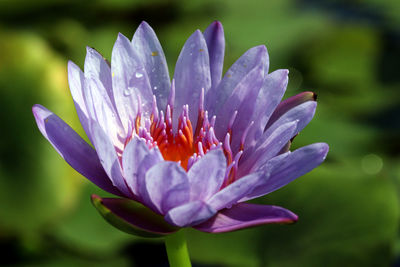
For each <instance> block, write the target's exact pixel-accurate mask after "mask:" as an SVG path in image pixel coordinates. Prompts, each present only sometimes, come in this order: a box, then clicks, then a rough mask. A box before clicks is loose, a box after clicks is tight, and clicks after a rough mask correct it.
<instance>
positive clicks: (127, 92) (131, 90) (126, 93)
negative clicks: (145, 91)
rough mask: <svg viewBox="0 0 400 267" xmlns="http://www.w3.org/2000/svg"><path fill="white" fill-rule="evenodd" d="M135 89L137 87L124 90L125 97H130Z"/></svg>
mask: <svg viewBox="0 0 400 267" xmlns="http://www.w3.org/2000/svg"><path fill="white" fill-rule="evenodd" d="M135 89H136V88H135V87H132V86H129V87H128V88H126V89H125V90H124V96H130V95H131V94H132V93H133V91H134V90H135Z"/></svg>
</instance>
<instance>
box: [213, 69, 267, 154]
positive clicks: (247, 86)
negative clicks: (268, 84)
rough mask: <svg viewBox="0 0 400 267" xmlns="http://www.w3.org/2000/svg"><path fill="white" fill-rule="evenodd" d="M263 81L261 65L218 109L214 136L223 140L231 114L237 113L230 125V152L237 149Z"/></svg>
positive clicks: (240, 83) (249, 74) (239, 84)
mask: <svg viewBox="0 0 400 267" xmlns="http://www.w3.org/2000/svg"><path fill="white" fill-rule="evenodd" d="M263 81H264V66H263V65H262V64H260V65H258V66H257V67H255V68H254V69H253V70H252V71H250V72H249V73H247V75H245V76H244V77H243V79H242V80H241V81H239V83H238V84H237V85H236V88H235V89H234V90H233V92H232V94H231V95H230V96H229V98H228V100H227V101H226V102H225V104H224V105H223V107H222V108H221V109H220V111H219V113H218V115H217V123H216V124H215V135H216V136H217V138H218V139H220V140H223V138H224V137H225V134H226V132H227V130H228V125H229V123H230V120H231V117H232V114H233V113H235V111H237V115H236V118H235V121H234V122H233V125H232V133H233V134H232V143H231V147H232V151H233V152H234V153H236V152H237V151H238V149H239V145H240V140H241V138H242V133H243V132H244V131H245V130H246V128H247V127H248V125H249V123H250V122H251V117H252V114H253V111H254V104H252V103H254V102H255V101H256V99H257V95H258V92H259V90H260V88H261V86H262V84H263Z"/></svg>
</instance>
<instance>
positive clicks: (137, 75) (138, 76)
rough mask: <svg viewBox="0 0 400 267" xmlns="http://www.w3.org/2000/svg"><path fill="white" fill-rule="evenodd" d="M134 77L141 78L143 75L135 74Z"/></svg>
mask: <svg viewBox="0 0 400 267" xmlns="http://www.w3.org/2000/svg"><path fill="white" fill-rule="evenodd" d="M135 76H136V78H142V77H143V73H140V72H136V74H135Z"/></svg>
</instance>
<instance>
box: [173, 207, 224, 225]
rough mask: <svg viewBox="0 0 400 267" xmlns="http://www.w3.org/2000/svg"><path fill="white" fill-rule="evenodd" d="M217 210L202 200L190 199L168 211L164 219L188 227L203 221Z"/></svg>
mask: <svg viewBox="0 0 400 267" xmlns="http://www.w3.org/2000/svg"><path fill="white" fill-rule="evenodd" d="M216 213H217V211H216V210H214V209H213V208H211V207H210V206H209V205H207V204H206V203H204V202H203V201H200V200H197V201H192V202H189V203H186V204H183V205H181V206H178V207H176V208H173V209H171V210H170V211H168V213H167V215H166V216H165V220H166V221H167V222H169V223H171V224H172V225H176V226H180V227H188V226H192V225H196V224H199V223H202V222H204V221H205V220H207V219H209V218H211V217H212V216H214V214H216Z"/></svg>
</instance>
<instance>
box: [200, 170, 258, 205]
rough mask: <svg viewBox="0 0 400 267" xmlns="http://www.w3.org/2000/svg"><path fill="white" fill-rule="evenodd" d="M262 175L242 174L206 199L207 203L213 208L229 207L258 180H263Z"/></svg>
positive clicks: (249, 190) (247, 192) (255, 184)
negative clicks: (242, 175)
mask: <svg viewBox="0 0 400 267" xmlns="http://www.w3.org/2000/svg"><path fill="white" fill-rule="evenodd" d="M263 176H264V174H261V173H252V174H249V175H247V176H244V177H242V178H240V179H239V180H237V181H235V182H233V183H232V184H230V185H228V186H227V187H225V188H223V189H222V190H221V191H219V192H218V193H216V194H215V195H214V196H213V197H211V198H210V200H208V201H207V204H208V205H210V206H211V207H212V208H213V209H215V210H221V209H224V208H229V207H231V206H232V205H234V204H236V203H237V201H238V200H239V199H241V198H243V197H244V196H246V195H248V194H249V193H250V192H251V191H252V190H253V188H254V187H255V186H257V185H258V183H259V182H260V180H263Z"/></svg>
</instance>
